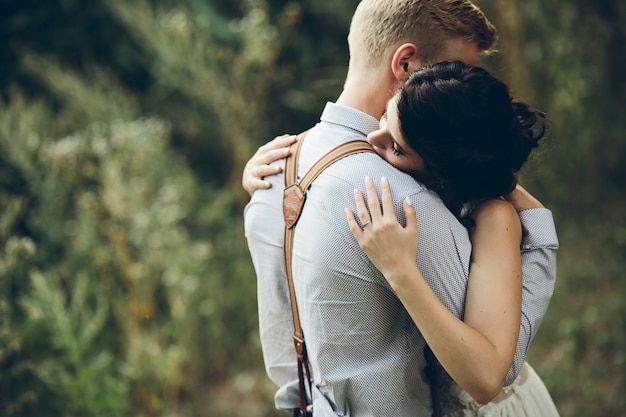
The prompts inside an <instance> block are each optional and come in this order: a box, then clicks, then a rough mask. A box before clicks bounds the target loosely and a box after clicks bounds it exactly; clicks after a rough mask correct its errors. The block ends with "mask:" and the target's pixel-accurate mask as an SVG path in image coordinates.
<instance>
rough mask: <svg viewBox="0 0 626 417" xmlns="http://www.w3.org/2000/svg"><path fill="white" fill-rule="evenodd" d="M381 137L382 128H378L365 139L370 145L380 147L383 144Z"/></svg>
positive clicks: (382, 135)
mask: <svg viewBox="0 0 626 417" xmlns="http://www.w3.org/2000/svg"><path fill="white" fill-rule="evenodd" d="M383 137H384V134H383V130H382V129H379V130H375V131H373V132H372V133H370V134H369V135H367V141H368V142H369V143H370V145H372V146H376V147H377V148H382V147H383V144H384V141H383V140H382V139H383Z"/></svg>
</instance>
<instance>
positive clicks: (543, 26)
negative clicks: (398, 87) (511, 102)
mask: <svg viewBox="0 0 626 417" xmlns="http://www.w3.org/2000/svg"><path fill="white" fill-rule="evenodd" d="M357 3H358V1H357V0H333V1H331V0H304V1H300V2H286V1H278V0H267V1H265V0H134V1H124V0H45V1H41V0H3V1H1V2H0V62H1V65H0V92H1V95H0V183H1V187H0V208H1V210H0V415H1V416H37V417H39V416H94V417H95V416H145V417H150V416H226V417H228V416H244V415H245V416H252V417H254V416H258V417H269V416H278V415H284V414H281V413H279V412H277V411H275V410H274V407H273V391H274V388H273V386H272V384H271V383H270V382H269V381H268V380H267V378H266V377H265V374H264V371H263V367H262V361H261V353H260V346H259V340H258V332H257V318H256V287H255V275H254V272H253V269H252V266H251V262H250V260H249V256H248V252H247V247H246V243H245V240H244V237H243V227H242V208H243V206H244V204H245V202H246V200H247V198H246V195H245V193H244V192H243V190H242V189H241V186H240V173H241V170H242V167H243V164H244V163H245V161H246V160H247V159H248V157H249V156H250V155H251V154H252V153H253V152H254V151H255V150H256V149H257V147H258V146H259V145H261V144H262V143H264V142H265V141H267V140H268V139H271V138H272V137H274V136H275V135H278V134H282V133H286V132H291V133H297V132H300V131H302V130H304V129H306V128H308V127H310V126H311V125H312V124H313V123H315V122H316V120H317V118H318V115H319V112H320V111H321V109H322V107H323V105H324V103H325V102H326V101H327V100H334V99H335V98H336V97H337V95H338V93H339V92H340V90H341V87H342V83H343V80H344V77H345V73H346V67H347V56H348V53H347V46H346V35H347V31H348V27H349V22H350V17H351V15H352V12H353V11H354V8H355V7H356V4H357ZM478 4H479V5H480V6H481V7H482V8H483V9H484V10H485V12H486V13H487V15H488V16H489V17H490V19H491V20H492V21H493V22H494V23H495V24H496V26H497V27H498V28H499V32H500V42H499V49H500V51H501V52H500V53H498V54H496V55H493V56H490V57H488V58H486V59H485V60H484V65H486V66H487V67H488V68H489V69H491V70H492V71H494V72H495V73H496V74H497V75H499V76H500V77H501V78H503V79H504V80H506V81H507V82H509V83H510V84H511V85H512V87H513V89H514V91H515V92H517V93H518V94H519V95H521V96H522V97H523V98H524V99H526V100H527V101H529V102H531V103H533V104H534V105H535V106H536V107H538V108H540V109H542V110H545V111H546V112H547V113H548V114H549V116H550V119H551V126H552V127H551V134H550V139H549V140H548V141H546V143H544V145H543V152H542V153H541V154H540V155H539V156H538V157H537V158H536V159H535V160H534V161H533V163H532V164H531V165H530V166H529V167H528V168H527V169H526V171H525V173H524V176H523V179H522V183H523V184H524V185H525V186H526V187H527V188H528V189H530V190H531V191H532V192H533V193H535V194H536V195H537V196H538V197H539V198H540V199H541V200H542V201H543V202H544V203H545V204H546V206H548V207H550V208H551V209H553V213H554V216H555V220H556V223H557V229H558V232H559V237H560V242H561V250H560V254H559V278H558V282H557V288H556V292H555V295H554V298H553V302H552V304H551V306H550V309H549V311H548V315H547V317H546V319H545V321H544V324H543V327H542V329H541V331H540V332H539V335H538V336H537V338H536V341H535V342H534V344H533V347H532V349H531V352H530V357H529V361H530V362H531V364H532V365H533V366H534V367H535V369H536V370H537V371H538V372H539V374H540V375H541V376H542V377H543V379H544V381H545V383H546V385H547V386H548V388H549V390H550V392H551V393H552V395H553V397H554V400H555V402H556V404H557V406H558V408H559V410H560V412H561V415H562V416H564V417H565V416H567V417H570V416H572V417H574V416H576V417H578V416H585V417H590V416H598V417H599V416H603V417H604V416H626V402H625V396H624V393H625V392H626V364H625V353H626V352H625V346H626V333H625V325H626V306H625V301H624V299H625V295H626V280H625V279H624V271H625V270H626V268H625V267H626V262H625V261H626V221H625V220H624V215H625V214H626V211H625V208H626V204H625V202H626V197H625V196H624V191H625V184H626V163H625V162H626V140H625V135H626V124H625V117H624V114H626V113H625V105H626V100H625V99H626V3H625V2H623V1H620V0H572V1H569V2H563V1H557V0H507V1H503V0H493V1H488V0H483V1H479V2H478Z"/></svg>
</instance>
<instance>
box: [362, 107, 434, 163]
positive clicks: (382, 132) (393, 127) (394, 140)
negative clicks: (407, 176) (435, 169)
mask: <svg viewBox="0 0 626 417" xmlns="http://www.w3.org/2000/svg"><path fill="white" fill-rule="evenodd" d="M367 141H368V142H369V143H370V144H371V145H372V146H373V147H374V149H375V150H376V152H377V153H378V154H379V155H380V156H381V157H382V158H383V159H385V160H386V161H387V162H389V163H390V164H391V165H393V166H394V167H396V168H397V169H399V170H400V171H404V172H412V171H423V170H424V161H423V160H422V157H421V156H420V155H419V154H418V153H417V152H415V151H414V150H413V149H411V148H410V147H409V146H408V144H407V143H406V141H405V140H404V137H403V136H402V131H401V130H400V119H399V118H398V106H397V105H396V97H393V98H392V99H391V100H389V102H388V103H387V111H386V112H385V114H384V115H383V117H382V118H381V119H380V129H378V130H375V131H374V132H372V133H370V134H369V135H368V136H367Z"/></svg>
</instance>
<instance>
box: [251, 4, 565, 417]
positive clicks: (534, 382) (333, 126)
mask: <svg viewBox="0 0 626 417" xmlns="http://www.w3.org/2000/svg"><path fill="white" fill-rule="evenodd" d="M494 42H495V28H494V27H493V26H492V25H491V23H489V21H488V20H487V19H486V17H485V16H484V15H483V13H482V12H481V11H480V10H479V9H478V8H477V7H476V6H474V5H473V4H472V3H471V2H470V1H468V0H363V1H361V3H360V4H359V5H358V7H357V9H356V11H355V14H354V16H353V19H352V24H351V27H350V34H349V36H348V43H349V48H350V64H349V69H348V75H347V79H346V82H345V86H344V90H343V92H342V93H341V95H340V97H339V98H338V100H337V102H336V103H328V104H327V105H326V108H325V109H324V111H323V113H322V115H321V118H320V121H319V123H318V124H316V125H315V126H314V127H313V128H312V129H311V130H310V131H309V132H308V133H307V135H306V137H305V138H304V139H302V140H303V142H302V148H301V151H300V153H299V158H298V161H297V170H298V175H299V176H303V175H304V174H305V173H306V172H307V171H308V170H309V168H311V166H313V165H314V164H315V162H316V161H318V160H319V159H320V158H321V157H322V156H323V155H324V154H326V152H328V151H329V150H331V149H333V148H335V147H336V146H338V145H340V144H342V143H344V142H348V141H352V140H355V139H357V140H363V141H365V140H367V141H368V142H369V143H370V144H371V145H372V147H373V149H374V150H375V151H376V153H370V152H363V153H357V154H353V155H350V156H347V157H345V158H342V159H340V160H338V161H336V162H335V163H334V164H332V165H330V166H329V167H328V168H326V169H325V170H324V171H323V172H322V173H321V174H320V175H319V176H318V177H317V179H315V181H314V182H313V184H312V186H311V188H310V189H309V191H308V194H307V198H306V204H304V209H303V211H302V214H301V216H300V218H299V221H298V224H297V227H296V229H295V237H294V243H293V282H294V287H295V294H296V299H297V304H298V307H299V318H300V321H301V327H302V330H303V333H304V336H305V338H306V343H307V349H308V363H309V366H310V371H311V379H312V388H311V392H309V396H310V398H309V400H310V401H311V403H312V410H313V415H314V416H353V417H363V416H379V417H392V416H393V417H404V416H407V417H408V416H418V417H419V416H430V415H432V414H433V413H434V410H435V411H436V412H437V413H440V414H441V415H444V416H492V415H494V416H510V417H513V416H528V417H541V416H546V417H548V416H550V417H552V416H558V412H557V410H556V408H555V406H554V404H553V402H552V399H551V398H550V395H549V393H548V391H547V390H546V387H545V386H544V384H543V383H542V381H541V379H540V378H539V377H538V376H537V374H536V373H535V372H534V371H533V369H532V368H531V367H530V366H529V365H528V364H527V363H526V362H525V356H526V353H527V351H528V349H529V346H530V343H531V341H532V339H533V337H534V336H535V334H536V333H537V330H538V328H539V325H540V324H541V321H542V319H543V317H544V315H545V312H546V310H547V307H548V303H549V300H550V297H551V295H552V291H553V289H554V282H555V277H556V252H557V249H558V241H557V237H556V232H555V229H554V222H553V220H552V216H551V213H550V211H549V210H547V209H545V208H543V206H542V205H541V203H540V202H538V201H537V200H536V199H534V198H533V197H532V196H531V195H530V194H528V193H527V192H526V191H525V190H524V189H523V188H521V187H519V186H516V179H515V174H516V173H517V172H518V171H519V170H520V169H521V167H522V165H523V164H524V162H525V161H526V160H527V158H528V156H529V155H530V153H531V152H532V150H533V149H534V148H535V147H536V146H537V145H538V142H539V141H540V139H541V138H542V136H543V133H544V130H543V128H542V120H543V114H542V113H540V112H537V111H535V110H533V109H532V108H530V107H529V106H528V105H526V104H524V103H522V102H519V101H517V100H515V99H514V98H512V97H511V96H510V94H509V91H508V88H507V86H506V85H505V84H503V83H502V82H500V81H499V80H497V79H495V78H494V77H492V76H491V75H490V74H489V73H488V72H486V71H485V70H483V69H481V68H479V67H476V66H475V65H476V64H477V63H478V60H479V55H480V53H481V52H486V51H489V50H490V49H492V47H493V44H494ZM293 142H294V139H293V137H291V136H283V137H279V138H276V139H275V140H274V141H272V142H270V143H269V144H268V145H265V146H263V147H261V148H260V149H259V151H257V153H256V154H255V155H254V156H253V157H252V159H251V160H250V161H249V163H248V164H247V165H246V168H245V170H244V178H243V184H244V188H246V190H247V191H248V192H250V193H251V194H252V198H251V200H250V203H249V204H248V205H247V206H246V209H245V229H246V237H247V239H248V245H249V249H250V253H251V255H252V260H253V263H254V267H255V270H256V273H257V286H258V303H259V325H260V336H261V343H262V349H263V357H264V361H265V366H266V370H267V373H268V375H269V377H270V378H271V379H272V381H274V382H275V383H276V384H277V385H278V386H279V389H278V391H277V393H276V396H275V402H276V406H277V408H279V409H284V410H297V409H298V407H299V404H300V400H299V394H298V393H299V388H298V372H297V366H296V357H295V352H294V345H293V329H294V327H293V321H292V315H291V305H290V299H289V291H288V285H287V278H286V269H285V258H284V253H283V246H284V236H283V230H284V220H283V209H282V198H283V188H284V179H283V175H282V169H283V168H282V167H283V160H282V159H280V158H283V157H284V156H286V155H288V154H289V148H288V146H290V145H291V144H292V143H293ZM501 196H505V198H501ZM427 369H428V372H427V371H426V370H427ZM431 391H432V392H437V394H438V395H437V396H431Z"/></svg>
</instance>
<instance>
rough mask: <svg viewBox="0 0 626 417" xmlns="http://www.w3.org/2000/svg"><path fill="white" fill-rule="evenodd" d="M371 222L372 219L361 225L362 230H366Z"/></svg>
mask: <svg viewBox="0 0 626 417" xmlns="http://www.w3.org/2000/svg"><path fill="white" fill-rule="evenodd" d="M371 222H372V220H371V219H370V220H368V221H366V222H364V223H363V224H362V225H361V229H363V230H365V227H366V226H367V225H368V224H370V223H371Z"/></svg>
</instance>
